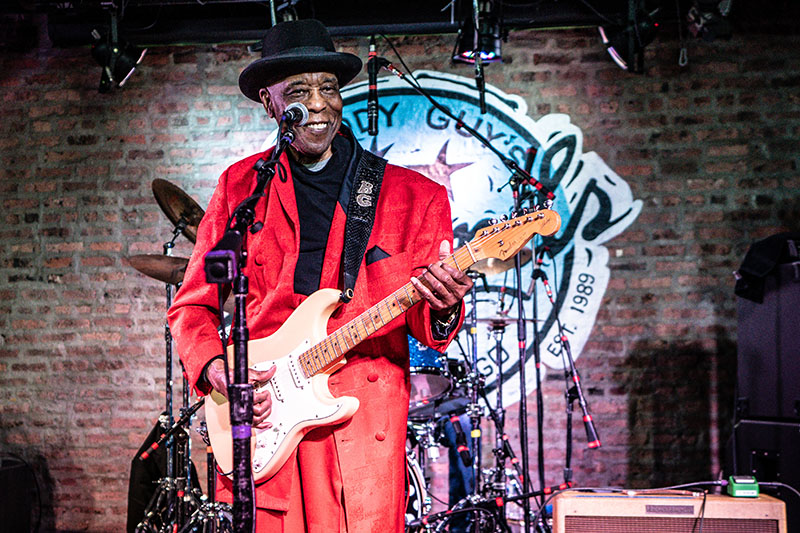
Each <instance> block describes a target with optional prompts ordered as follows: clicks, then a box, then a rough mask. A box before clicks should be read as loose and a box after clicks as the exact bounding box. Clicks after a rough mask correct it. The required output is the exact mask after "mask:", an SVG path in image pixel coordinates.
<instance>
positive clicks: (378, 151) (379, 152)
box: [369, 137, 394, 157]
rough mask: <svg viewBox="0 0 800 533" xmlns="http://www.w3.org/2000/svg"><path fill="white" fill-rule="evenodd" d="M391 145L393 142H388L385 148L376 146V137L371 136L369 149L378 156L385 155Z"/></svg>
mask: <svg viewBox="0 0 800 533" xmlns="http://www.w3.org/2000/svg"><path fill="white" fill-rule="evenodd" d="M392 146H394V143H392V144H390V145H389V146H387V147H386V148H382V149H381V148H378V138H377V137H373V138H372V144H370V145H369V151H370V152H372V153H373V154H375V155H377V156H378V157H386V152H388V151H389V150H391V148H392Z"/></svg>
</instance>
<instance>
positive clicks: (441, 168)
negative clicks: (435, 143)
mask: <svg viewBox="0 0 800 533" xmlns="http://www.w3.org/2000/svg"><path fill="white" fill-rule="evenodd" d="M449 142H450V141H449V140H448V141H446V142H445V143H444V144H443V145H442V148H441V150H439V154H438V155H437V156H436V161H434V162H433V163H432V164H428V165H408V168H410V169H411V170H416V171H417V172H419V173H420V174H422V175H424V176H427V177H429V178H430V179H432V180H433V181H435V182H436V183H439V184H440V185H444V187H445V188H446V189H447V195H448V196H449V197H450V200H452V199H453V188H452V186H451V184H450V175H451V174H453V172H455V171H457V170H461V169H462V168H464V167H468V166H470V165H471V164H472V163H453V164H448V163H447V143H449Z"/></svg>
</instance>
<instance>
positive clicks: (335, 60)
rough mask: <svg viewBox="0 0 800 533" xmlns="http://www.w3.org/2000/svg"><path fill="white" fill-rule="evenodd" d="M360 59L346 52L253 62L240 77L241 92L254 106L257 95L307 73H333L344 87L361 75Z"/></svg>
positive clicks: (302, 54)
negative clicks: (263, 89)
mask: <svg viewBox="0 0 800 533" xmlns="http://www.w3.org/2000/svg"><path fill="white" fill-rule="evenodd" d="M361 67H362V63H361V59H360V58H359V57H358V56H356V55H353V54H348V53H346V52H328V51H317V52H315V53H314V54H313V55H312V54H308V53H296V52H295V53H289V54H286V55H280V56H272V57H269V58H262V59H258V60H256V61H253V62H252V63H250V65H248V66H247V67H246V68H245V69H244V70H243V71H242V73H241V74H240V75H239V89H240V90H241V91H242V94H244V95H245V96H246V97H248V98H249V99H251V100H253V101H254V102H259V103H260V102H261V99H260V98H259V97H258V92H259V91H260V90H261V89H262V88H264V87H267V86H268V85H272V84H273V83H275V82H277V81H280V80H282V79H284V78H286V77H288V76H293V75H295V74H302V73H304V72H331V73H333V74H335V75H336V78H337V79H338V80H339V87H343V86H344V85H346V84H347V83H349V82H350V81H351V80H352V79H353V78H355V77H356V76H357V75H358V73H359V72H361Z"/></svg>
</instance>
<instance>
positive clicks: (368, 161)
mask: <svg viewBox="0 0 800 533" xmlns="http://www.w3.org/2000/svg"><path fill="white" fill-rule="evenodd" d="M385 170H386V160H385V159H383V158H382V157H378V156H377V155H375V154H372V153H370V152H368V151H366V150H364V152H363V154H362V156H361V160H360V161H359V162H358V166H357V167H356V175H355V179H354V180H353V188H352V189H351V190H350V202H349V203H348V204H347V221H346V222H345V225H344V250H343V255H344V260H343V266H344V268H343V272H344V276H343V278H344V289H343V290H342V296H341V300H342V302H344V303H348V302H349V301H350V300H352V299H353V294H354V292H353V290H354V289H355V286H356V278H358V269H359V267H360V266H361V260H362V259H363V257H364V253H365V252H366V250H367V241H369V236H370V234H371V233H372V224H373V223H374V222H375V209H376V208H377V205H378V195H379V194H380V192H381V183H382V181H383V173H384V171H385Z"/></svg>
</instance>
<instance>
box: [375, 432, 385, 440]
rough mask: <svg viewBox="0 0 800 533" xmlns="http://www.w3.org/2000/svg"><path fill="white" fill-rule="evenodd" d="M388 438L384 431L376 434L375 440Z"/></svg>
mask: <svg viewBox="0 0 800 533" xmlns="http://www.w3.org/2000/svg"><path fill="white" fill-rule="evenodd" d="M385 438H386V433H384V432H383V431H379V432H377V433H375V440H384V439H385Z"/></svg>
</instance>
